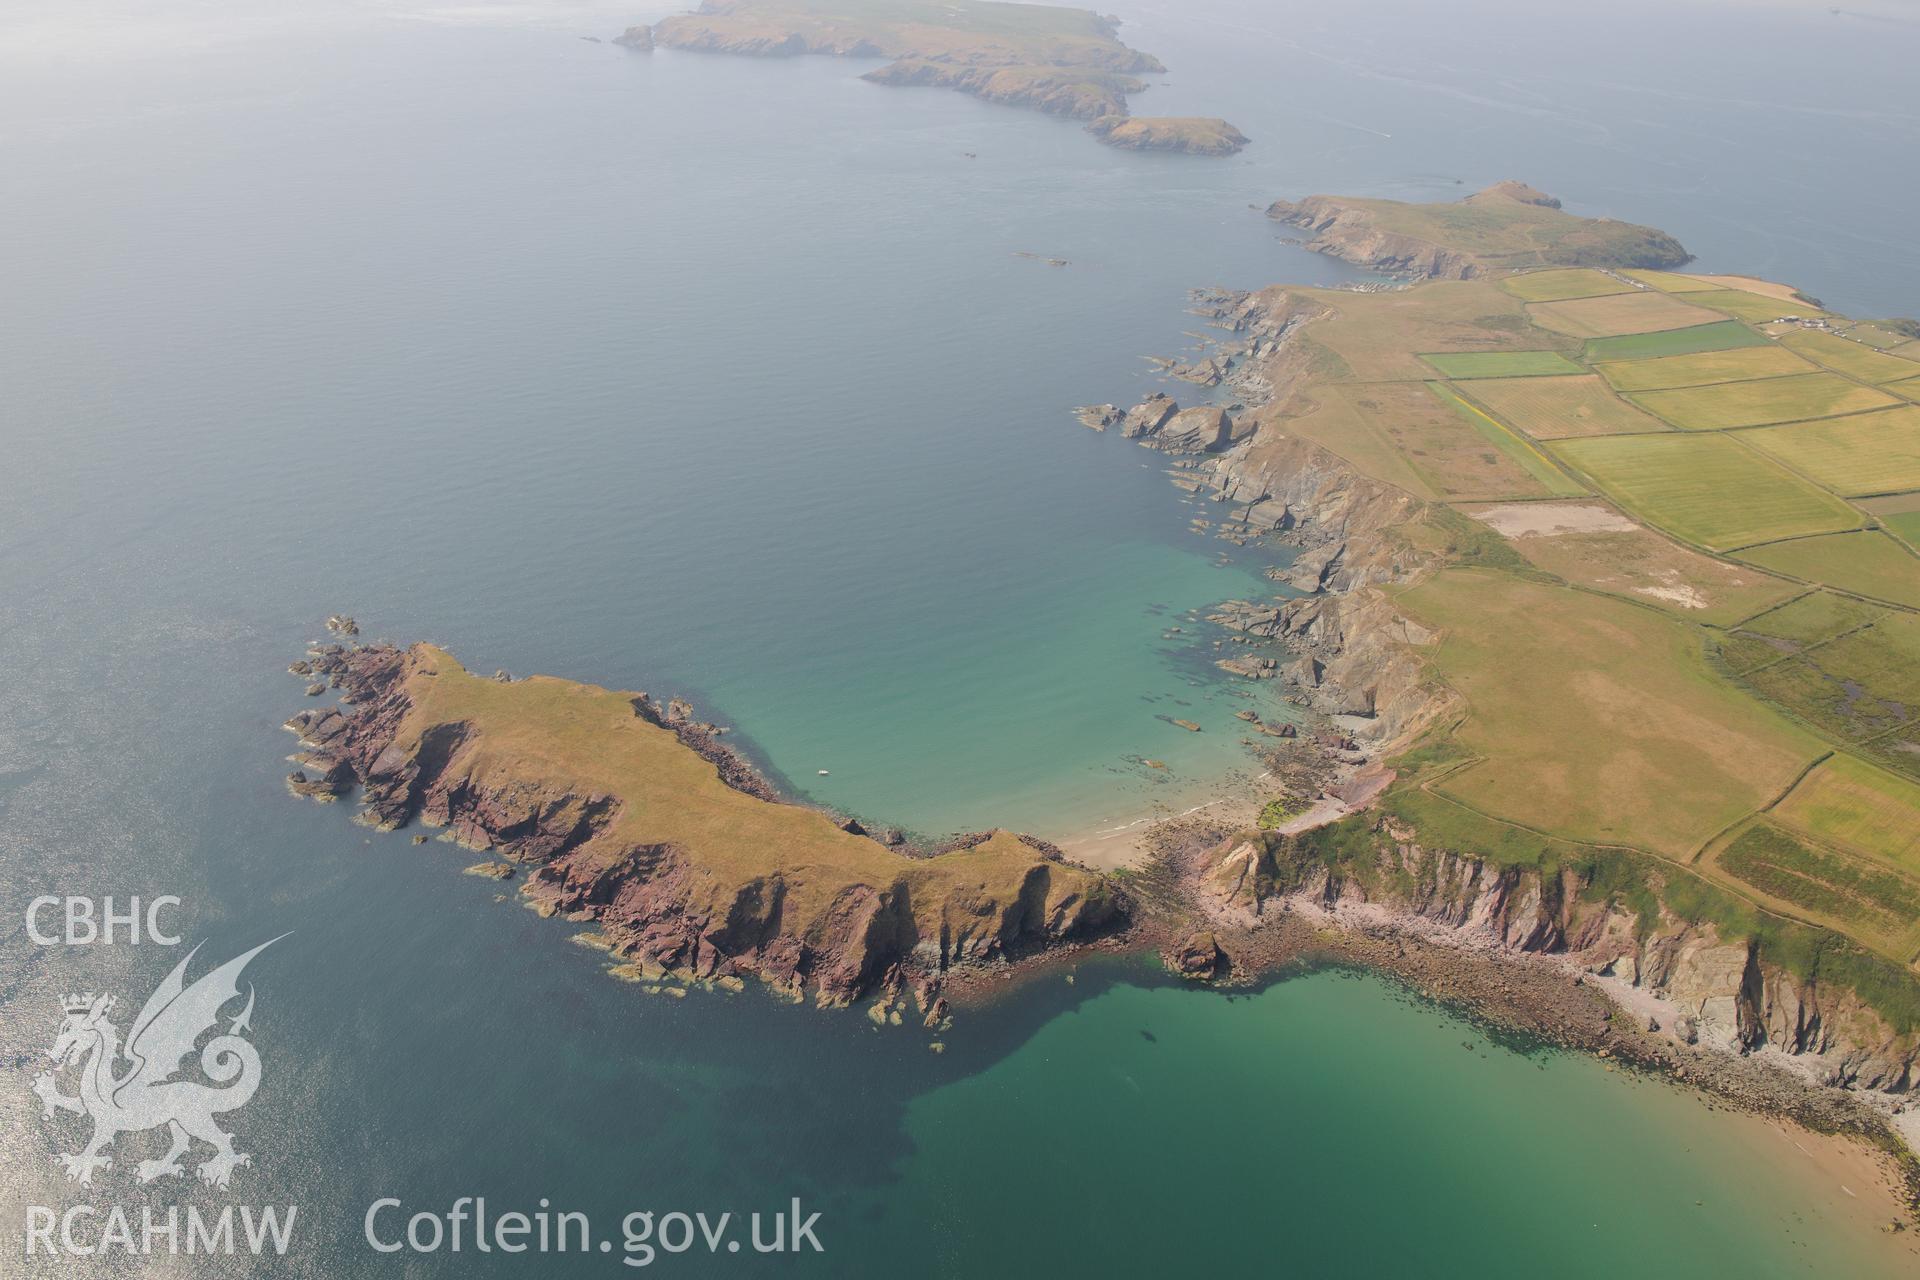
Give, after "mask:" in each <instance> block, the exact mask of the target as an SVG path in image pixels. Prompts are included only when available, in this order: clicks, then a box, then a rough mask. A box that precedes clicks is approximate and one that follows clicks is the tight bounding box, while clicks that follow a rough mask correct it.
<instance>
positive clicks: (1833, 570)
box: [1740, 530, 1920, 609]
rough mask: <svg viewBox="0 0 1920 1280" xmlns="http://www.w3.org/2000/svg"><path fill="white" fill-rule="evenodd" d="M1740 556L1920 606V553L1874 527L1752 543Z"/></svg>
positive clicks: (1876, 596)
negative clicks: (1767, 542) (1761, 545)
mask: <svg viewBox="0 0 1920 1280" xmlns="http://www.w3.org/2000/svg"><path fill="white" fill-rule="evenodd" d="M1740 559H1742V560H1744V561H1746V562H1747V563H1748V564H1751V565H1757V566H1759V567H1760V568H1762V569H1768V570H1771V571H1772V572H1774V573H1784V574H1787V575H1789V576H1790V577H1795V578H1804V579H1806V580H1807V581H1809V582H1820V583H1825V584H1826V585H1827V586H1830V587H1838V588H1839V589H1840V590H1842V591H1849V592H1852V593H1853V594H1855V595H1861V596H1869V597H1871V598H1873V599H1875V600H1887V601H1890V602H1892V603H1894V604H1903V605H1907V606H1909V607H1911V608H1916V609H1920V557H1916V556H1915V555H1914V554H1913V553H1911V552H1909V551H1908V550H1907V549H1906V548H1905V547H1902V546H1901V545H1900V544H1899V543H1897V542H1895V541H1894V540H1893V539H1892V538H1889V537H1888V536H1887V535H1886V534H1884V533H1880V532H1878V531H1875V530H1866V531H1863V532H1859V533H1829V534H1825V535H1823V536H1821V537H1818V538H1796V539H1794V540H1793V541H1791V542H1775V543H1770V544H1768V545H1767V546H1764V547H1752V548H1749V549H1748V550H1746V551H1742V552H1741V553H1740Z"/></svg>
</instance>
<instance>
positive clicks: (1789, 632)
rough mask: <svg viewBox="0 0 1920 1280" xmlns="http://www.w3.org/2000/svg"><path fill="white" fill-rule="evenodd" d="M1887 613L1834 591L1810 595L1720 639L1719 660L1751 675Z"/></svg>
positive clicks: (1735, 669) (1761, 616)
mask: <svg viewBox="0 0 1920 1280" xmlns="http://www.w3.org/2000/svg"><path fill="white" fill-rule="evenodd" d="M1884 613H1886V610H1885V609H1883V608H1881V607H1880V606H1878V605H1872V604H1868V603H1866V602H1865V601H1863V600H1854V599H1851V598H1849V597H1847V596H1840V595H1835V594H1833V593H1832V592H1831V591H1812V592H1808V593H1807V594H1806V595H1803V596H1800V597H1799V598H1798V599H1795V600H1791V601H1789V602H1787V603H1786V604H1784V605H1781V606H1780V607H1779V608H1777V609H1773V610H1771V611H1769V612H1767V613H1763V614H1761V615H1760V616H1759V617H1757V618H1750V619H1748V620H1747V622H1746V623H1745V624H1744V625H1742V626H1741V627H1740V629H1739V630H1737V631H1730V632H1728V633H1727V634H1725V635H1724V636H1722V637H1720V640H1719V648H1720V657H1721V660H1722V661H1724V662H1725V663H1726V664H1727V668H1728V670H1730V671H1733V672H1736V673H1744V672H1748V671H1751V670H1753V669H1754V668H1755V667H1759V666H1764V665H1766V664H1767V663H1769V662H1778V661H1780V660H1781V659H1783V658H1791V657H1793V656H1794V655H1795V654H1797V653H1799V652H1800V651H1801V650H1803V649H1805V648H1806V647H1807V646H1808V645H1814V644H1819V643H1820V642H1821V641H1823V640H1831V639H1833V637H1835V636H1837V635H1839V634H1840V633H1841V632H1843V631H1851V630H1853V629H1854V628H1855V627H1863V626H1865V625H1866V624H1867V623H1869V622H1872V621H1873V620H1874V619H1875V618H1878V617H1880V616H1881V615H1883V614H1884Z"/></svg>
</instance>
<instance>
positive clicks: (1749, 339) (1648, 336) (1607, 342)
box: [1586, 320, 1768, 364]
mask: <svg viewBox="0 0 1920 1280" xmlns="http://www.w3.org/2000/svg"><path fill="white" fill-rule="evenodd" d="M1766 345H1768V339H1767V337H1766V335H1765V334H1762V333H1755V332H1754V331H1753V330H1752V329H1749V328H1748V327H1747V326H1746V325H1744V324H1741V323H1740V322H1739V321H1738V320H1722V321H1720V322H1718V323H1717V324H1699V325H1694V326H1693V327H1692V328H1690V329H1669V330H1667V331H1666V332H1665V333H1635V334H1629V335H1627V336H1626V337H1624V338H1595V339H1594V340H1593V341H1591V342H1589V343H1587V353H1586V354H1587V360H1588V361H1589V362H1591V363H1594V364H1598V363H1599V362H1601V361H1603V360H1646V359H1651V358H1653V357H1655V356H1685V355H1692V354H1694V353H1695V352H1700V351H1731V350H1733V349H1734V348H1735V347H1764V346H1766Z"/></svg>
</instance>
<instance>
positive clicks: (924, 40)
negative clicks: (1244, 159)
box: [615, 0, 1247, 155]
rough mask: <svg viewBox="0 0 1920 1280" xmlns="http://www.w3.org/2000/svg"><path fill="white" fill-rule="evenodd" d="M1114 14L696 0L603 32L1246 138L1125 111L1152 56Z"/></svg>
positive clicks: (1150, 132)
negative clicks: (844, 67) (859, 62)
mask: <svg viewBox="0 0 1920 1280" xmlns="http://www.w3.org/2000/svg"><path fill="white" fill-rule="evenodd" d="M1119 26H1120V23H1119V20H1118V19H1116V18H1111V17H1105V16H1102V15H1100V14H1097V13H1094V12H1092V11H1090V10H1086V9H1072V8H1064V7H1060V6H1052V5H1046V6H1036V5H1019V6H1014V5H1006V4H996V3H988V2H985V0H955V2H953V3H936V2H931V0H901V2H900V3H898V4H896V5H893V6H891V7H884V8H882V7H875V6H871V5H858V4H854V5H849V4H845V3H841V2H840V0H706V3H704V4H702V5H701V6H700V7H699V8H698V9H697V10H695V11H694V12H692V13H683V14H677V15H675V16H673V17H670V18H665V19H663V20H661V21H660V22H658V23H656V24H654V25H653V26H651V27H644V26H639V27H632V28H629V29H628V30H627V32H626V34H624V35H622V36H620V37H619V38H618V39H617V40H616V41H615V43H616V44H622V45H625V46H627V47H628V48H631V49H638V50H642V51H645V50H651V49H654V48H656V47H659V48H669V49H684V50H691V51H694V52H699V53H728V54H738V55H744V56H748V57H762V58H767V57H779V58H784V57H800V56H804V55H808V54H820V55H825V56H829V57H843V58H887V59H891V60H892V61H890V62H889V63H888V64H887V65H886V66H884V67H881V68H878V69H877V70H874V71H869V72H867V73H866V74H865V75H864V76H862V77H861V78H862V79H864V80H868V81H871V82H873V83H875V84H885V85H896V86H935V87H939V88H946V89H954V90H957V91H959V92H961V93H967V94H971V95H973V96H974V97H977V98H983V99H985V100H986V101H989V102H998V103H1003V104H1006V105H1009V106H1021V107H1030V108H1033V109H1034V110H1037V111H1044V112H1046V113H1048V114H1049V115H1057V116H1066V117H1069V118H1072V119H1077V120H1086V121H1089V122H1090V123H1089V124H1088V131H1089V132H1090V133H1092V134H1093V135H1094V136H1095V137H1097V138H1099V139H1100V140H1101V141H1102V142H1105V143H1107V144H1109V145H1111V146H1116V147H1126V148H1131V149H1135V150H1164V151H1184V152H1189V153H1192V154H1195V155H1229V154H1231V153H1233V152H1235V151H1238V150H1239V149H1240V148H1241V147H1244V146H1245V145H1247V138H1246V136H1245V135H1243V134H1242V133H1241V132H1240V131H1239V130H1238V129H1235V128H1234V127H1233V126H1232V125H1230V124H1228V123H1227V122H1226V121H1224V120H1218V119H1212V118H1209V117H1201V116H1178V117H1175V116H1165V117H1142V118H1139V119H1133V118H1131V117H1129V115H1128V106H1127V98H1128V96H1129V95H1131V94H1136V93H1143V92H1145V91H1146V89H1147V82H1146V81H1145V80H1142V79H1141V78H1140V77H1141V76H1142V75H1151V74H1156V73H1160V72H1164V71H1165V70H1166V67H1164V66H1163V65H1161V62H1160V60H1159V59H1158V58H1155V57H1154V56H1153V55H1152V54H1149V53H1142V52H1141V51H1140V50H1138V49H1132V48H1129V47H1128V46H1127V45H1126V44H1124V43H1122V42H1121V40H1120V39H1119V36H1118V34H1117V33H1118V30H1119Z"/></svg>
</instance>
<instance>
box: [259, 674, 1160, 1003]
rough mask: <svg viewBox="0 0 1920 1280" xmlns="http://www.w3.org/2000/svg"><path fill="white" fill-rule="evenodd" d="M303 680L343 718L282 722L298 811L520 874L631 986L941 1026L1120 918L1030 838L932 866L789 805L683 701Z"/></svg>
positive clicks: (544, 906)
mask: <svg viewBox="0 0 1920 1280" xmlns="http://www.w3.org/2000/svg"><path fill="white" fill-rule="evenodd" d="M296 666H305V667H306V668H307V669H308V672H310V673H311V674H313V675H316V676H319V677H322V678H324V679H325V680H326V681H328V682H329V683H330V684H331V685H332V687H334V688H336V689H339V690H340V691H341V692H342V693H343V694H344V697H345V702H344V703H343V704H342V705H341V706H339V707H327V706H316V707H313V708H310V709H308V710H306V711H303V712H301V713H300V714H298V715H296V716H294V717H293V718H292V719H290V720H289V721H288V722H287V727H288V728H289V729H291V730H293V731H295V732H296V733H297V734H298V735H299V737H300V740H301V744H302V746H303V747H304V748H305V752H304V754H303V755H301V756H300V757H298V761H299V765H300V767H299V769H298V770H297V771H296V772H295V773H294V774H293V775H292V776H290V777H289V778H288V786H289V788H290V789H291V790H293V791H294V792H295V793H296V794H301V795H308V796H312V797H313V798H315V799H320V800H330V799H334V798H336V797H339V796H342V795H345V794H348V793H349V792H351V791H352V790H353V788H354V787H355V786H358V787H360V788H362V798H363V801H364V805H365V808H364V810H363V811H362V814H361V819H362V820H363V821H365V822H368V823H370V824H371V825H374V826H376V827H379V828H381V829H383V830H391V829H395V828H399V827H404V826H407V825H408V824H410V823H413V822H416V821H418V822H422V823H424V824H426V825H428V826H431V827H441V828H446V829H447V831H448V832H449V834H450V837H451V838H452V839H454V840H456V841H457V842H458V843H460V844H462V845H465V846H467V847H469V848H474V849H482V850H487V851H489V852H491V853H493V854H496V855H499V856H500V857H502V858H505V859H508V860H510V861H511V863H512V864H520V865H521V866H523V867H524V868H525V869H526V870H527V872H528V874H527V877H526V880H525V883H524V884H523V886H522V889H521V892H522V893H523V894H524V895H525V896H526V897H527V898H528V899H529V900H530V901H531V902H532V903H533V904H534V905H535V906H537V907H538V908H539V909H541V910H542V911H544V912H547V913H550V914H560V915H564V916H566V917H567V918H569V919H575V920H592V921H594V922H596V923H597V925H598V927H599V929H600V931H601V932H602V934H603V935H604V937H605V939H606V941H607V943H608V945H609V950H610V951H611V952H612V954H613V955H614V956H615V957H616V958H620V959H623V960H624V961H625V962H626V965H627V966H628V968H627V971H626V974H625V976H631V977H635V978H639V979H653V978H658V977H660V976H661V975H663V974H668V975H674V976H681V977H687V978H695V979H701V980H709V981H716V982H720V983H735V982H738V981H739V980H741V979H745V978H749V977H752V978H759V979H761V980H762V981H764V982H765V983H767V984H768V985H769V986H771V987H773V988H775V989H777V990H779V991H781V992H784V993H787V994H789V995H791V996H793V997H794V998H796V999H797V998H800V997H801V996H803V995H805V994H809V993H810V994H812V995H813V997H814V998H815V999H816V1000H817V1001H818V1002H819V1003H821V1004H826V1005H842V1004H846V1003H848V1002H850V1001H852V1000H854V999H856V998H859V997H860V996H863V995H866V994H868V993H872V992H881V993H885V994H886V995H888V996H890V997H898V996H901V995H902V994H903V993H904V992H905V991H907V990H909V989H910V990H912V991H913V993H914V994H915V995H916V996H917V997H918V998H919V1000H920V1004H921V1007H922V1012H923V1013H924V1014H925V1016H926V1018H927V1020H928V1021H929V1023H930V1024H931V1023H934V1022H937V1021H938V1020H939V1017H940V1015H941V1013H942V1010H943V1007H944V1006H943V1003H942V1001H941V998H940V995H939V991H940V986H941V982H942V979H943V978H944V977H945V976H946V975H947V974H948V972H949V971H950V970H953V969H956V968H988V969H991V968H996V967H1004V966H1005V964H1006V963H1007V962H1009V961H1012V960H1017V959H1020V958H1022V957H1024V956H1028V955H1031V954H1033V953H1035V952H1038V951H1041V950H1044V949H1046V948H1049V947H1053V946H1056V945H1059V944H1062V943H1068V942H1072V941H1076V940H1081V939H1087V938H1090V937H1093V936H1095V935H1097V934H1099V933H1100V932H1102V931H1103V930H1106V929H1109V928H1110V927H1112V926H1114V925H1115V924H1117V923H1119V922H1120V921H1121V920H1123V919H1124V916H1125V907H1126V903H1125V899H1124V897H1123V895H1122V894H1121V893H1120V891H1119V890H1118V889H1117V887H1116V886H1115V885H1114V883H1113V882H1112V881H1110V880H1109V879H1107V878H1105V877H1103V876H1101V875H1099V874H1098V873H1096V872H1093V871H1090V870H1088V869H1086V868H1083V867H1080V866H1077V865H1075V864H1073V863H1070V862H1067V861H1065V860H1064V859H1063V858H1062V857H1061V855H1060V854H1059V852H1058V850H1056V849H1054V848H1053V847H1052V846H1050V845H1047V844H1046V843H1044V842H1042V841H1039V840H1035V839H1033V838H1031V837H1026V836H1020V835H1014V834H1011V833H1008V832H1004V831H993V832H985V833H980V834H977V835H973V836H969V837H964V838H962V839H959V840H957V841H953V842H950V843H949V844H948V845H947V846H946V847H944V848H942V849H940V850H937V851H933V852H931V853H925V854H916V853H911V852H908V851H905V850H903V849H902V848H900V847H895V846H897V845H898V844H899V843H900V841H899V840H898V837H893V838H892V840H891V842H889V841H888V840H887V838H885V837H878V838H876V837H874V836H871V835H869V834H867V833H866V832H865V830H864V829H863V828H862V827H861V826H860V825H859V824H858V823H857V822H854V821H852V820H838V821H837V820H836V819H835V818H834V817H833V816H832V815H830V814H827V813H824V812H821V811H819V810H815V809H810V808H806V807H803V806H800V805H795V804H788V803H783V802H781V801H780V800H779V799H778V798H777V797H776V796H775V795H774V794H773V791H772V789H771V788H770V787H769V786H768V785H767V784H766V783H765V782H764V781H763V780H762V779H761V778H760V776H759V775H758V774H757V773H756V772H755V771H754V770H753V769H752V767H751V766H750V765H748V764H747V763H746V762H745V761H744V759H742V758H741V757H740V756H738V755H737V754H736V753H734V752H733V751H731V750H730V749H728V748H727V747H726V746H724V745H723V744H722V743H721V741H720V734H721V733H722V732H724V731H723V730H721V729H719V728H718V727H717V726H712V725H705V724H701V723H699V722H697V721H696V720H694V719H693V717H692V714H691V709H690V708H688V707H687V706H686V704H684V703H681V702H679V701H677V700H676V701H673V702H670V703H668V704H667V705H666V707H664V708H662V707H661V706H659V705H658V704H657V703H656V702H655V701H654V700H653V699H652V698H650V697H648V696H647V695H646V694H644V693H621V692H615V691H612V690H607V689H601V688H597V687H595V686H592V685H584V684H578V683H575V682H572V681H567V680H558V679H552V678H548V677H542V676H534V677H530V678H528V679H524V680H509V679H507V678H505V677H504V675H502V676H500V677H495V678H487V677H482V676H477V675H474V674H472V673H469V672H467V671H466V670H465V669H463V668H462V667H461V666H460V664H459V663H457V662H456V661H454V659H453V658H452V657H451V656H449V655H448V654H447V653H445V652H444V651H442V650H440V649H437V648H435V647H433V646H431V645H424V644H418V645H414V646H413V647H411V648H408V649H399V648H395V647H392V646H390V645H384V644H374V645H366V646H355V645H349V644H329V645H323V646H319V647H316V648H315V649H313V650H312V651H310V653H309V655H308V658H307V659H306V660H305V661H304V662H303V663H300V664H296ZM498 870H500V871H505V872H508V873H511V871H512V867H511V866H510V865H508V864H504V863H503V864H500V866H499V868H498ZM616 972H620V970H616Z"/></svg>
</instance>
